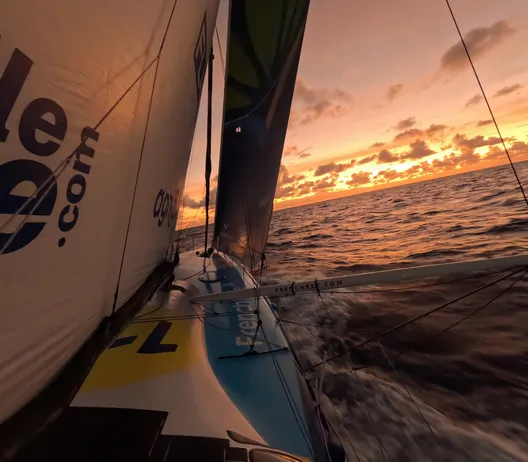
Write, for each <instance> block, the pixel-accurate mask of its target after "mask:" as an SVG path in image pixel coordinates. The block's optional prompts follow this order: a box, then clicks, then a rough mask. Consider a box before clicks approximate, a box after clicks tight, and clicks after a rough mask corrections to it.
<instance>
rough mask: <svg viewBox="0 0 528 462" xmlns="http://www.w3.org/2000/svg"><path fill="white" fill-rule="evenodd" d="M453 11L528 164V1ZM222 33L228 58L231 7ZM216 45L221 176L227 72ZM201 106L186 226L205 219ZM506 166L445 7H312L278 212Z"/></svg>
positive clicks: (423, 0) (457, 1) (504, 126)
mask: <svg viewBox="0 0 528 462" xmlns="http://www.w3.org/2000/svg"><path fill="white" fill-rule="evenodd" d="M451 5H452V7H453V10H454V12H455V15H456V17H457V20H458V22H459V25H460V27H461V30H462V32H463V34H464V37H465V39H466V42H467V44H468V46H469V49H470V52H471V54H472V57H473V60H474V63H475V66H476V68H477V71H478V73H479V77H480V79H481V81H482V84H483V86H484V90H485V91H486V94H487V97H488V99H489V101H490V104H491V106H492V109H493V110H494V113H495V116H496V119H497V122H498V124H499V127H500V129H501V131H502V134H503V136H504V137H505V138H506V139H507V141H506V144H507V146H508V147H509V149H510V154H512V157H513V159H514V160H515V161H519V160H525V159H527V158H528V144H527V143H526V142H528V136H527V135H528V123H527V121H526V115H528V91H527V88H528V87H527V85H528V51H527V50H528V49H527V45H526V44H528V1H526V0H500V1H499V0H452V1H451ZM217 26H218V31H219V36H220V43H221V46H222V51H223V53H224V59H225V49H226V45H225V42H226V29H227V1H225V0H221V7H220V12H219V19H218V24H217ZM214 47H215V56H216V59H215V70H214V85H215V91H214V93H213V94H214V98H213V104H214V107H215V109H214V114H213V118H214V121H213V177H216V172H217V170H218V157H219V139H220V136H219V135H220V118H221V109H222V98H223V83H222V81H223V70H222V64H221V58H220V53H219V51H218V43H217V41H216V39H215V42H214ZM205 88H206V86H205V85H204V89H205ZM202 96H203V98H202V105H201V109H200V114H199V118H198V127H197V132H196V135H195V140H194V145H193V153H192V158H191V163H190V168H189V173H188V178H187V186H186V191H185V201H184V205H185V206H184V215H183V216H184V219H183V220H180V223H181V224H183V226H184V227H187V226H190V225H193V226H195V225H198V224H202V223H203V218H204V213H203V207H200V206H201V204H202V203H203V196H204V179H203V176H204V162H205V161H204V157H205V140H206V137H205V131H206V130H205V128H206V124H205V115H206V114H205V113H206V107H205V104H203V103H204V102H205V100H206V91H204V94H203V95H202ZM506 162H507V158H506V155H505V153H504V152H503V148H502V145H501V144H500V142H499V139H498V138H497V132H496V129H495V126H494V125H493V123H492V121H491V120H490V114H489V111H488V109H487V107H486V105H485V103H484V101H483V99H482V96H481V94H480V90H479V88H478V85H477V82H476V80H475V77H474V75H473V73H472V71H471V68H470V65H469V63H468V60H467V58H466V55H465V52H464V50H463V48H462V47H461V44H460V42H459V39H458V35H457V32H456V29H455V26H454V24H453V21H452V20H451V17H450V15H449V11H448V9H447V7H446V4H445V0H371V1H368V2H356V1H352V0H311V6H310V12H309V15H308V23H307V26H306V32H305V37H304V43H303V51H302V55H301V61H300V65H299V72H298V76H297V83H296V89H295V95H294V100H293V105H292V112H291V115H290V122H289V125H288V132H287V135H286V143H285V149H284V153H283V159H282V167H281V173H280V176H279V183H278V187H277V191H276V196H275V209H276V210H277V209H281V208H286V207H292V206H296V205H302V204H307V203H311V202H317V201H321V200H326V199H331V198H336V197H341V196H345V195H350V194H358V193H361V192H366V191H368V190H371V189H379V188H383V187H388V186H394V185H397V184H403V183H408V182H414V181H423V180H425V179H430V178H435V177H439V176H445V175H452V174H455V173H460V172H464V171H469V170H475V169H480V168H485V167H490V166H493V165H499V164H503V163H506ZM215 179H216V178H215ZM214 187H215V183H213V188H214ZM213 196H214V194H213Z"/></svg>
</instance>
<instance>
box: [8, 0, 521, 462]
mask: <svg viewBox="0 0 528 462" xmlns="http://www.w3.org/2000/svg"><path fill="white" fill-rule="evenodd" d="M74 3H75V4H74ZM218 7H219V0H151V1H149V2H148V3H147V2H139V1H132V2H131V1H125V0H108V1H106V2H105V3H104V4H103V3H100V2H95V1H92V0H87V1H84V2H82V3H77V2H69V1H66V0H52V1H49V2H41V1H38V0H27V1H26V2H19V3H13V2H9V3H8V2H5V3H4V4H3V5H1V6H0V34H1V35H0V70H2V74H1V77H0V142H1V144H0V150H1V152H2V160H1V162H2V164H0V214H1V216H2V218H1V221H0V232H1V234H0V253H1V254H2V256H1V260H0V262H1V265H0V276H1V280H2V309H1V310H0V346H1V348H0V365H1V367H0V422H1V426H0V460H14V461H34V460H43V458H45V459H49V460H75V461H94V460H98V461H104V460H134V461H136V460H137V461H147V460H148V461H158V460H159V461H171V460H189V461H191V460H192V461H232V462H242V461H248V460H249V461H252V462H259V461H305V460H314V461H334V462H335V461H342V460H345V454H344V452H343V448H342V446H341V445H340V443H339V441H338V440H337V439H336V437H335V431H334V429H333V428H332V425H331V423H330V422H329V421H328V420H327V419H326V418H325V415H324V413H323V412H322V410H321V406H320V399H321V394H322V386H321V384H322V381H323V380H324V368H322V371H323V372H322V373H321V377H320V379H319V380H318V381H316V382H315V385H314V382H313V381H308V380H307V378H306V375H305V374H303V371H302V368H301V367H300V363H299V361H298V359H297V357H296V355H295V352H294V351H293V349H292V348H291V344H290V342H289V341H288V338H287V336H286V334H285V331H284V330H283V328H282V325H281V323H280V318H279V316H278V314H277V313H276V311H275V309H274V305H273V304H272V303H271V301H270V299H269V297H272V296H295V294H297V293H301V292H306V291H314V292H320V291H324V290H329V289H335V288H340V287H349V286H352V285H364V284H374V283H382V282H394V281H402V280H411V279H415V278H423V277H431V276H439V275H443V274H451V273H458V272H465V271H477V270H485V269H490V268H497V269H500V268H512V267H519V266H526V265H527V264H528V259H527V258H526V257H524V256H517V257H509V258H504V259H496V260H494V261H490V260H480V261H474V262H463V263H453V264H450V265H442V266H438V265H435V266H430V267H421V268H406V269H405V270H395V271H388V272H383V273H375V274H371V273H367V274H363V275H353V276H343V277H338V278H328V279H322V280H316V279H313V280H307V281H302V282H292V283H288V284H278V285H273V286H262V284H261V282H262V281H261V280H260V278H259V277H255V276H254V275H253V274H254V272H253V270H255V269H259V268H260V269H262V267H263V266H264V265H265V255H264V248H265V245H266V240H267V233H268V228H269V223H270V220H271V214H272V209H273V197H274V191H275V187H276V183H277V176H278V174H279V168H280V160H281V155H282V150H283V145H284V139H285V134H286V127H287V123H288V117H289V112H290V106H291V101H292V96H293V90H294V84H295V78H296V74H297V68H298V62H299V57H300V53H301V48H302V39H303V33H304V29H305V25H306V18H307V14H308V8H309V0H272V1H268V2H256V1H252V0H232V1H231V3H230V10H229V25H228V49H227V59H226V76H225V77H226V90H225V102H224V111H223V124H222V145H221V157H220V170H219V179H218V197H217V202H216V215H215V223H214V233H213V236H212V245H209V236H208V234H207V226H206V235H205V239H204V241H205V245H204V249H203V251H199V252H194V251H192V252H185V253H180V252H179V249H178V245H177V243H178V241H177V239H175V228H176V224H177V223H176V222H177V218H178V209H179V206H180V204H181V201H182V197H183V187H184V181H185V174H186V171H187V167H188V162H189V156H190V152H191V146H192V140H193V133H194V129H195V126H196V121H197V114H198V106H199V102H200V98H201V94H202V90H203V86H204V84H205V75H206V70H207V68H208V66H209V72H208V76H209V77H208V82H207V85H208V89H209V91H208V98H209V114H208V119H209V120H208V122H209V123H208V147H207V156H206V184H207V190H208V189H209V182H210V175H211V161H210V156H211V121H210V118H211V93H212V92H211V90H212V72H211V66H212V63H213V57H212V43H213V36H214V30H215V23H216V18H217V13H218ZM28 11H30V12H31V14H28ZM208 206H209V196H208V192H207V195H206V208H208ZM260 274H262V272H260ZM331 359H332V358H328V360H331Z"/></svg>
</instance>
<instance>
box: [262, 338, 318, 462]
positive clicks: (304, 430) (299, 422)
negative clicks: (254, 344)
mask: <svg viewBox="0 0 528 462" xmlns="http://www.w3.org/2000/svg"><path fill="white" fill-rule="evenodd" d="M262 334H263V335H264V339H265V341H266V344H267V345H268V350H269V349H270V347H269V345H270V344H272V343H271V342H270V341H269V340H268V336H267V334H266V331H265V330H264V328H262ZM270 356H271V359H272V361H273V365H274V366H275V370H276V372H277V375H278V377H279V381H280V383H281V385H282V388H283V390H284V394H285V396H286V399H287V400H288V404H289V405H290V408H291V410H292V413H293V416H294V417H295V420H296V422H297V425H298V427H299V430H300V431H301V434H302V436H303V439H304V441H305V443H306V447H307V448H308V450H309V451H310V454H312V456H313V457H314V459H315V454H314V453H313V449H312V446H311V444H310V443H309V441H310V432H309V431H308V429H307V428H306V425H305V423H304V421H303V419H302V415H301V412H300V411H299V409H298V407H297V403H296V402H295V398H294V397H293V393H292V392H291V390H290V387H289V385H288V382H287V381H286V377H285V376H284V373H283V372H282V369H281V367H280V364H279V363H278V360H277V358H276V357H275V355H274V354H272V355H270Z"/></svg>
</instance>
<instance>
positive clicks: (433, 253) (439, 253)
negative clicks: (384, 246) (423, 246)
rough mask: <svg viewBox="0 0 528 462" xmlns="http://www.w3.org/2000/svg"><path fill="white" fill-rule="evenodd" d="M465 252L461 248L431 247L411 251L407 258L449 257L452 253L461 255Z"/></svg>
mask: <svg viewBox="0 0 528 462" xmlns="http://www.w3.org/2000/svg"><path fill="white" fill-rule="evenodd" d="M463 254H465V252H464V251H462V250H455V249H433V250H428V251H427V252H418V253H411V254H409V255H408V256H407V258H412V259H413V260H416V259H422V258H431V257H449V256H454V255H463Z"/></svg>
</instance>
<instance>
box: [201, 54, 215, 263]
mask: <svg viewBox="0 0 528 462" xmlns="http://www.w3.org/2000/svg"><path fill="white" fill-rule="evenodd" d="M213 60H214V55H213V46H212V45H211V51H210V52H209V66H208V79H207V146H206V148H205V236H204V255H205V254H207V241H208V236H207V235H208V232H209V194H210V189H211V136H212V129H211V126H212V112H213ZM203 270H204V272H205V258H204V261H203Z"/></svg>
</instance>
